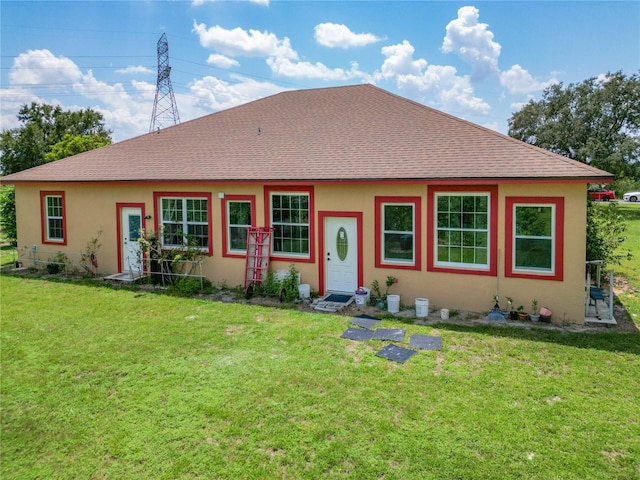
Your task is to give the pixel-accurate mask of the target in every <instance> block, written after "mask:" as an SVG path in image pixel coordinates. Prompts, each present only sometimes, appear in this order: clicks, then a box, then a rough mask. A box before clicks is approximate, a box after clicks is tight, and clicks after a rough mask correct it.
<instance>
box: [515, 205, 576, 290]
mask: <svg viewBox="0 0 640 480" xmlns="http://www.w3.org/2000/svg"><path fill="white" fill-rule="evenodd" d="M516 204H536V205H554V206H555V208H556V212H555V238H554V240H555V250H554V258H555V262H554V265H553V272H552V273H544V272H540V273H536V272H519V271H516V270H515V269H514V265H513V251H514V245H513V244H514V231H513V229H514V218H513V207H514V205H516ZM505 217H506V218H505V228H504V231H505V239H504V244H505V266H504V276H505V277H512V278H532V279H536V280H555V281H559V282H561V281H562V280H563V278H564V197H506V198H505Z"/></svg>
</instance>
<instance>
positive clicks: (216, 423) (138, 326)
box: [0, 276, 640, 480]
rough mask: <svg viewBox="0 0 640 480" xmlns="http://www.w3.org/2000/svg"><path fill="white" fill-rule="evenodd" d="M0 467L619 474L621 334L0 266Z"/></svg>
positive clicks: (627, 443) (118, 473) (629, 414)
mask: <svg viewBox="0 0 640 480" xmlns="http://www.w3.org/2000/svg"><path fill="white" fill-rule="evenodd" d="M0 287H1V292H2V296H1V305H0V306H1V324H0V341H1V343H0V345H1V349H2V351H1V353H2V363H1V377H0V379H1V380H0V395H1V397H0V400H1V407H2V408H1V420H2V422H1V423H2V437H1V439H0V440H1V442H0V448H1V449H2V452H1V453H2V462H1V466H0V477H1V478H3V479H21V478H25V479H33V478H64V479H67V478H73V479H76V478H94V479H102V478H127V479H136V478H145V479H146V478H153V479H163V478H166V479H176V478H185V479H195V478H202V479H212V478H222V479H239V478H256V479H264V478H311V479H317V478H354V479H362V478H366V479H370V478H373V479H375V478H385V479H387V480H388V479H418V478H419V479H429V478H433V479H450V478H458V479H464V478H469V479H483V478H486V479H502V478H505V479H506V478H519V479H520V478H522V479H527V478H530V479H534V478H535V479H551V478H562V479H574V478H575V479H585V478H589V479H630V478H638V477H639V476H640V417H639V416H638V398H640V382H638V378H640V341H639V336H638V335H634V334H620V333H612V332H606V331H605V332H602V333H598V334H587V333H581V334H579V333H561V332H553V331H544V330H533V331H527V330H524V329H516V328H508V327H507V328H504V327H473V328H472V327H460V326H454V325H439V326H437V327H425V326H419V325H406V324H399V323H393V322H391V321H389V320H385V321H384V322H383V323H382V324H381V326H384V327H403V328H406V329H407V336H406V338H405V341H407V340H408V337H409V335H410V334H413V333H423V334H431V335H439V336H441V337H442V339H443V348H442V350H441V351H437V352H435V351H430V352H425V351H422V352H420V353H419V354H417V355H415V356H414V357H413V358H411V359H410V360H409V361H408V362H407V363H405V364H398V363H395V362H390V361H387V360H385V359H382V358H379V357H376V356H375V352H376V351H377V350H378V349H379V348H381V347H382V346H383V343H382V342H376V341H369V342H367V343H361V342H354V341H349V340H345V339H341V338H340V334H341V333H342V332H343V331H344V330H345V328H346V327H347V326H348V323H347V318H345V317H340V316H336V315H329V314H309V313H303V312H298V311H295V310H283V309H276V308H266V307H257V306H246V305H239V304H224V303H216V302H209V301H204V300H194V299H180V298H176V297H169V296H158V295H154V294H149V293H141V292H131V291H122V290H120V291H118V290H113V289H108V288H97V287H88V286H81V285H69V284H64V283H53V282H45V281H41V280H27V279H20V278H15V277H6V276H3V277H0Z"/></svg>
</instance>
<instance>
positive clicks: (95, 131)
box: [0, 102, 111, 175]
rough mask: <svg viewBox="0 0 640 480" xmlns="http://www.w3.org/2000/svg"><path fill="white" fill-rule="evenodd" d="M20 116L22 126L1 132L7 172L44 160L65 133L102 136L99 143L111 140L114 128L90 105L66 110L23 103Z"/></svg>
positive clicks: (1, 164) (0, 166)
mask: <svg viewBox="0 0 640 480" xmlns="http://www.w3.org/2000/svg"><path fill="white" fill-rule="evenodd" d="M17 117H18V120H19V121H20V123H21V124H22V126H21V127H18V128H13V129H10V130H3V131H2V134H0V171H1V172H2V173H3V174H5V175H8V174H11V173H16V172H19V171H21V170H26V169H27V168H31V167H35V166H38V165H41V164H43V163H45V162H46V161H47V160H46V154H47V153H50V152H51V151H52V149H53V147H54V145H56V144H58V143H59V142H61V141H63V139H64V136H65V135H72V136H80V137H84V136H90V137H92V138H99V139H101V140H100V141H99V142H98V143H100V142H101V145H100V146H102V145H107V144H109V143H111V131H110V130H106V129H105V127H104V118H103V117H102V114H101V113H100V112H96V111H94V110H91V109H86V110H78V111H66V110H62V108H60V107H59V106H55V107H54V106H52V105H46V104H42V105H41V104H38V103H35V102H34V103H32V104H31V105H23V106H22V108H21V109H20V111H19V112H18V115H17ZM88 143H89V144H91V142H88ZM94 143H95V141H94ZM83 151H84V150H83ZM59 158H62V157H61V156H59V155H56V156H54V157H52V158H51V159H52V160H54V159H59Z"/></svg>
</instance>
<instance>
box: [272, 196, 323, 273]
mask: <svg viewBox="0 0 640 480" xmlns="http://www.w3.org/2000/svg"><path fill="white" fill-rule="evenodd" d="M287 192H292V193H296V192H304V193H308V194H309V256H308V257H307V256H304V257H303V256H299V257H298V256H287V255H286V254H281V253H275V252H274V251H273V245H272V247H271V258H273V259H275V260H281V261H288V262H300V263H315V261H316V223H315V216H316V211H315V202H314V188H313V186H301V185H296V186H288V185H270V186H265V187H264V191H263V193H264V224H265V225H267V226H269V227H271V226H272V225H271V194H272V193H287Z"/></svg>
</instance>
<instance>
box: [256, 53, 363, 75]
mask: <svg viewBox="0 0 640 480" xmlns="http://www.w3.org/2000/svg"><path fill="white" fill-rule="evenodd" d="M267 65H269V67H271V71H272V72H273V73H275V74H276V75H281V76H284V77H291V78H307V79H316V80H332V81H337V80H351V79H354V78H358V79H366V78H368V77H370V76H369V75H367V74H366V73H364V72H362V71H360V70H359V69H358V64H357V63H352V64H351V69H349V70H345V69H342V68H329V67H327V66H326V65H324V64H322V63H320V62H316V63H311V62H292V61H291V60H290V59H288V58H278V57H270V58H268V59H267Z"/></svg>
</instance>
